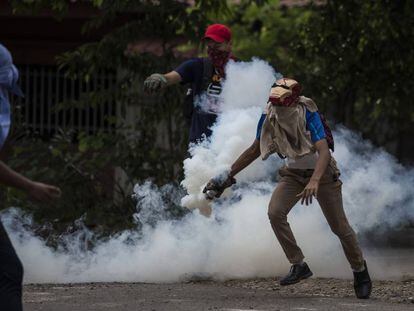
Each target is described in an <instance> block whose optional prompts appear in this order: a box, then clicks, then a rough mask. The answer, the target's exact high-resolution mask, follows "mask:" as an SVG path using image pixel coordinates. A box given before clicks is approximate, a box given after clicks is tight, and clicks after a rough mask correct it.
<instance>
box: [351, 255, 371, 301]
mask: <svg viewBox="0 0 414 311" xmlns="http://www.w3.org/2000/svg"><path fill="white" fill-rule="evenodd" d="M364 266H365V270H364V271H361V272H354V289H355V295H356V296H357V298H359V299H368V298H369V295H370V294H371V290H372V282H371V278H370V277H369V273H368V268H367V263H366V262H365V260H364Z"/></svg>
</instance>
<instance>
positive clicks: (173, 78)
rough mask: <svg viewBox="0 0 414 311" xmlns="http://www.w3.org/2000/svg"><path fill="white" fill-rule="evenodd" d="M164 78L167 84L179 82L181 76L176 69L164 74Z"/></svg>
mask: <svg viewBox="0 0 414 311" xmlns="http://www.w3.org/2000/svg"><path fill="white" fill-rule="evenodd" d="M164 77H165V79H167V85H174V84H177V83H180V82H181V80H182V78H181V76H180V74H179V73H178V72H176V71H171V72H169V73H166V74H164Z"/></svg>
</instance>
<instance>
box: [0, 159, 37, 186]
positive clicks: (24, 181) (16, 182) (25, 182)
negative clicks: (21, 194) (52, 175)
mask: <svg viewBox="0 0 414 311" xmlns="http://www.w3.org/2000/svg"><path fill="white" fill-rule="evenodd" d="M0 183H2V184H5V185H6V186H9V187H13V188H17V189H20V190H24V191H29V189H30V187H31V185H32V183H33V182H32V181H31V180H30V179H28V178H26V177H24V176H23V175H21V174H19V173H17V172H15V171H13V170H12V169H11V168H10V167H8V166H7V165H6V164H4V163H3V162H1V161H0Z"/></svg>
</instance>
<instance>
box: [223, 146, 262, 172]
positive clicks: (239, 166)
mask: <svg viewBox="0 0 414 311" xmlns="http://www.w3.org/2000/svg"><path fill="white" fill-rule="evenodd" d="M259 156H260V142H259V140H257V139H255V140H254V142H253V144H252V145H251V146H250V147H249V148H247V149H246V150H245V151H244V152H243V153H242V154H241V155H240V156H239V157H238V158H237V160H236V161H235V162H234V163H233V165H232V166H231V169H230V174H229V175H230V176H231V177H233V176H235V175H236V174H237V173H239V172H240V171H242V170H244V169H245V168H246V167H247V166H249V165H250V164H251V163H252V162H253V161H254V160H256V159H257V158H258V157H259Z"/></svg>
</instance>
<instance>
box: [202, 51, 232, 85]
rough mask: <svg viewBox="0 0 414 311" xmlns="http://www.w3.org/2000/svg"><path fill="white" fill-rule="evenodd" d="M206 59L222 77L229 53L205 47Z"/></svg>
mask: <svg viewBox="0 0 414 311" xmlns="http://www.w3.org/2000/svg"><path fill="white" fill-rule="evenodd" d="M207 54H208V57H209V58H210V59H211V62H212V63H213V66H214V68H216V69H217V71H218V73H219V74H220V76H222V77H224V67H225V66H226V64H227V62H228V61H229V59H230V52H228V51H221V50H218V49H215V48H212V47H209V46H208V47H207Z"/></svg>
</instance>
